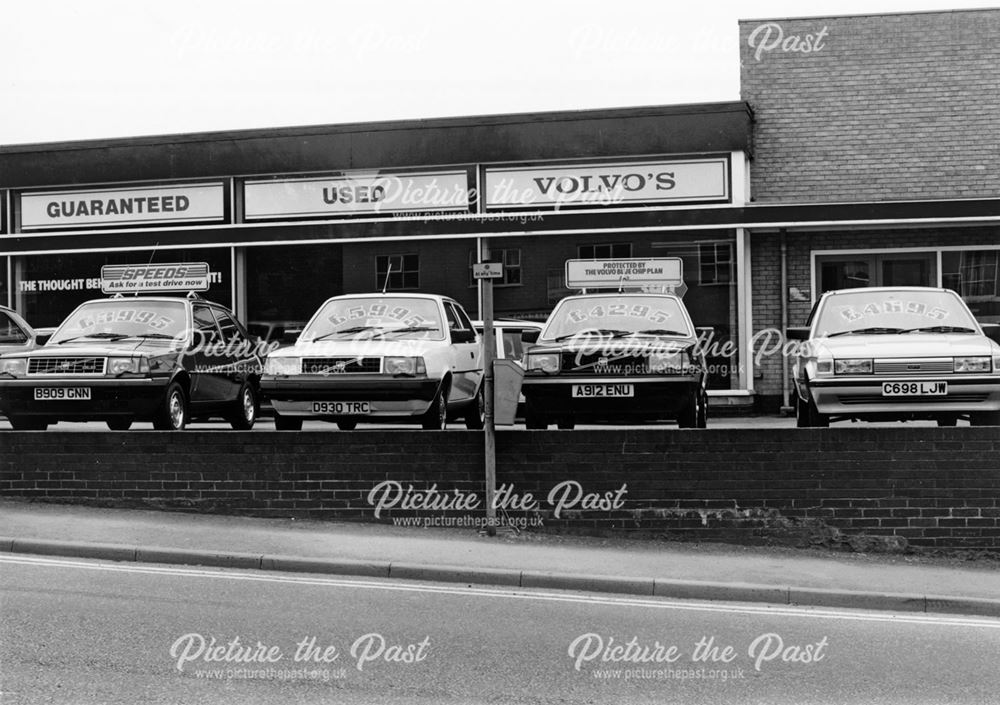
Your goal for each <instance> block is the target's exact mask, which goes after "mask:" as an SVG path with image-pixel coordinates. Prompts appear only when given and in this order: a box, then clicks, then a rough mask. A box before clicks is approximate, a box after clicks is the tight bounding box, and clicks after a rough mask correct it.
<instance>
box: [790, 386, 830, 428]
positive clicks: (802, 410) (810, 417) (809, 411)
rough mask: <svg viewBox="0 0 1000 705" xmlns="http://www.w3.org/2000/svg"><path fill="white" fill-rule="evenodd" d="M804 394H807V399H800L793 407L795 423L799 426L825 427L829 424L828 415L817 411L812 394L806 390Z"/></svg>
mask: <svg viewBox="0 0 1000 705" xmlns="http://www.w3.org/2000/svg"><path fill="white" fill-rule="evenodd" d="M806 394H808V395H809V399H808V400H805V401H804V400H802V399H800V400H799V402H798V404H796V407H795V416H796V425H797V426H798V427H799V428H826V427H828V426H829V425H830V417H829V416H827V415H826V414H821V413H819V409H817V408H816V402H815V401H813V399H812V395H811V394H810V393H809V391H808V390H806Z"/></svg>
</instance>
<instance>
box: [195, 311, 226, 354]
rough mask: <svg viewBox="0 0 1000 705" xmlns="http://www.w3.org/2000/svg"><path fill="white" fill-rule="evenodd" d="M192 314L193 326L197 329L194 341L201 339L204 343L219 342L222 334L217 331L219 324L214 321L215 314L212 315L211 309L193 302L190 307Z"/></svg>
mask: <svg viewBox="0 0 1000 705" xmlns="http://www.w3.org/2000/svg"><path fill="white" fill-rule="evenodd" d="M192 315H193V317H194V328H195V330H196V331H198V337H197V339H196V342H198V341H201V342H203V343H204V344H205V345H212V344H215V343H217V342H219V340H220V339H221V338H222V334H221V333H220V332H219V324H218V323H216V321H215V316H213V315H212V309H210V308H209V307H208V306H204V305H200V304H195V305H194V306H193V308H192Z"/></svg>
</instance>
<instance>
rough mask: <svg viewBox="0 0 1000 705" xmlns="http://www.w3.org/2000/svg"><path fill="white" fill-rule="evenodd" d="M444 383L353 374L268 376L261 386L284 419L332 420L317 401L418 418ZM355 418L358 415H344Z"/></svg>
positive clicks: (262, 380) (417, 378) (379, 414)
mask: <svg viewBox="0 0 1000 705" xmlns="http://www.w3.org/2000/svg"><path fill="white" fill-rule="evenodd" d="M440 386H441V381H440V380H437V379H430V378H426V377H416V378H415V377H386V376H385V375H361V374H358V375H351V376H350V377H335V378H331V377H328V376H313V375H296V376H294V377H293V376H266V377H264V378H262V379H261V382H260V387H261V391H262V393H263V394H264V396H265V397H266V398H267V399H268V400H270V402H271V406H272V407H273V408H274V410H275V412H277V413H278V414H281V415H282V416H317V417H329V416H333V414H330V413H327V412H321V411H315V410H314V407H313V404H314V403H316V402H341V401H347V402H367V403H368V404H369V408H370V411H369V412H367V413H365V414H363V415H364V416H385V417H393V416H419V415H421V414H424V413H426V412H427V410H428V409H430V406H431V403H432V402H433V401H434V398H435V396H436V395H437V393H438V390H439V388H440ZM345 415H352V416H353V415H356V414H345Z"/></svg>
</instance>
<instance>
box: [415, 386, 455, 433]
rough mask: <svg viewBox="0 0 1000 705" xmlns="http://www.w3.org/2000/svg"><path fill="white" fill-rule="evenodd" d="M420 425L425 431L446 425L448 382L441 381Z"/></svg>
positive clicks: (436, 429)
mask: <svg viewBox="0 0 1000 705" xmlns="http://www.w3.org/2000/svg"><path fill="white" fill-rule="evenodd" d="M420 425H421V426H423V428H424V429H425V430H427V431H440V430H441V429H443V428H445V427H447V425H448V383H447V382H442V383H441V389H439V390H438V393H437V394H436V395H435V396H434V401H433V402H431V406H430V408H429V409H428V410H427V412H426V413H425V414H424V416H423V418H422V419H421V422H420Z"/></svg>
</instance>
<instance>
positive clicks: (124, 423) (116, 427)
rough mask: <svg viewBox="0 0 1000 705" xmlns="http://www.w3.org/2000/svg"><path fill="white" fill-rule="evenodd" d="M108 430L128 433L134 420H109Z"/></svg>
mask: <svg viewBox="0 0 1000 705" xmlns="http://www.w3.org/2000/svg"><path fill="white" fill-rule="evenodd" d="M108 428H110V429H111V430H112V431H127V430H129V429H130V428H132V419H130V418H124V419H108Z"/></svg>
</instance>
